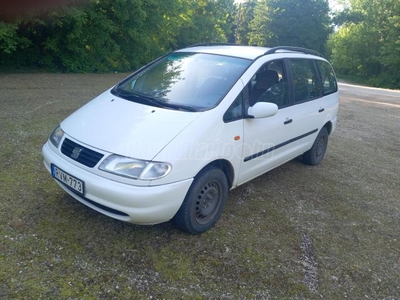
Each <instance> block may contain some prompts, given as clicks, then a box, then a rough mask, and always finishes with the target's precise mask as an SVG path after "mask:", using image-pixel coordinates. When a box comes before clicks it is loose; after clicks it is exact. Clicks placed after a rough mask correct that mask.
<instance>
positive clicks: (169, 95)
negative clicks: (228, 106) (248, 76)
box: [112, 52, 251, 111]
mask: <svg viewBox="0 0 400 300" xmlns="http://www.w3.org/2000/svg"><path fill="white" fill-rule="evenodd" d="M250 64H251V60H247V59H242V58H235V57H230V56H222V55H214V54H204V53H186V52H174V53H171V54H169V55H167V56H165V57H163V58H162V59H160V60H158V61H156V62H155V63H153V64H151V65H149V66H148V67H146V68H144V69H142V70H140V71H139V72H136V73H134V74H133V75H132V76H130V77H128V78H127V79H125V80H124V81H123V82H122V83H120V84H119V85H117V86H116V87H115V88H114V89H113V90H112V93H113V94H114V95H116V96H119V97H121V98H124V99H127V100H131V101H135V102H140V103H144V104H147V105H152V106H158V107H165V108H171V109H178V110H186V111H204V110H208V109H210V108H212V107H215V106H216V105H217V104H218V103H219V102H220V101H221V100H222V98H223V97H224V96H225V95H226V94H227V93H228V91H229V90H230V89H231V87H232V86H233V85H234V84H235V82H236V81H237V80H238V79H239V77H240V76H241V75H242V74H243V72H244V71H245V70H246V69H247V67H248V66H249V65H250Z"/></svg>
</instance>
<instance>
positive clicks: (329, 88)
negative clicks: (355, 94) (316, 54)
mask: <svg viewBox="0 0 400 300" xmlns="http://www.w3.org/2000/svg"><path fill="white" fill-rule="evenodd" d="M316 64H317V67H318V70H319V73H320V75H321V79H322V91H323V95H324V96H325V95H329V94H332V93H335V92H337V89H338V87H337V82H336V76H335V73H334V72H333V69H332V67H331V65H330V64H329V63H327V62H326V61H323V60H317V61H316Z"/></svg>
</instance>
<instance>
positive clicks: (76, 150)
mask: <svg viewBox="0 0 400 300" xmlns="http://www.w3.org/2000/svg"><path fill="white" fill-rule="evenodd" d="M82 150H83V149H82V148H80V147H75V148H74V150H72V154H71V158H73V159H78V157H79V155H80V154H81V152H82Z"/></svg>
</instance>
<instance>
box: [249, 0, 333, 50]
mask: <svg viewBox="0 0 400 300" xmlns="http://www.w3.org/2000/svg"><path fill="white" fill-rule="evenodd" d="M250 29H251V31H250V33H249V43H250V44H251V45H259V46H269V47H272V46H278V45H287V46H301V47H306V48H311V49H315V50H318V51H321V52H323V51H324V48H325V43H326V41H327V39H328V36H329V34H330V33H331V31H332V29H331V25H330V17H329V4H328V1H327V0H303V1H298V0H260V1H258V2H257V5H256V7H255V9H254V19H253V20H252V21H251V23H250Z"/></svg>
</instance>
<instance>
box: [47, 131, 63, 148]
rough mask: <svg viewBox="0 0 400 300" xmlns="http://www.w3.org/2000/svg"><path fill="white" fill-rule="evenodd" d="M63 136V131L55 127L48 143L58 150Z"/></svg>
mask: <svg viewBox="0 0 400 300" xmlns="http://www.w3.org/2000/svg"><path fill="white" fill-rule="evenodd" d="M63 136H64V131H62V129H61V127H60V126H57V127H56V129H54V130H53V132H52V133H51V135H50V142H51V143H52V144H53V145H54V147H56V148H58V146H59V145H60V142H61V139H62V138H63Z"/></svg>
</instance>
